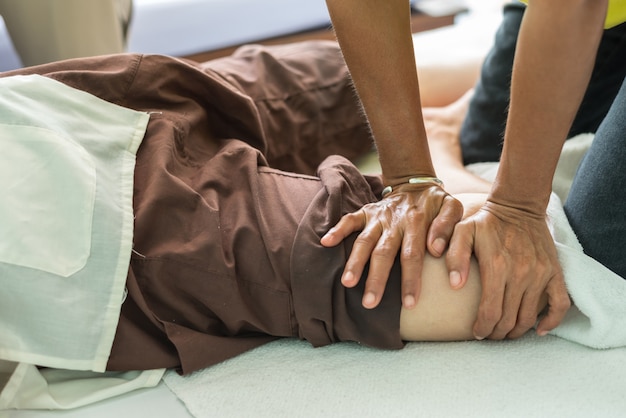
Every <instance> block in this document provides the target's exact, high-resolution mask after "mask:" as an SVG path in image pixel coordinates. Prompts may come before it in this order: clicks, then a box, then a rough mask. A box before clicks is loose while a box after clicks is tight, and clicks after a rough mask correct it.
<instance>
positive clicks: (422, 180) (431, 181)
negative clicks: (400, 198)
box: [382, 176, 444, 197]
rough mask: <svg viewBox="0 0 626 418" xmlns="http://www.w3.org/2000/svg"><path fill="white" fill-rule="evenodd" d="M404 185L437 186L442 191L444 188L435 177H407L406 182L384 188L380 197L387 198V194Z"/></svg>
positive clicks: (441, 182)
mask: <svg viewBox="0 0 626 418" xmlns="http://www.w3.org/2000/svg"><path fill="white" fill-rule="evenodd" d="M405 184H413V185H430V186H438V187H441V188H442V189H443V187H444V185H443V181H441V180H440V179H439V178H437V177H431V176H425V177H422V176H418V177H409V178H407V179H406V181H401V182H399V183H396V184H393V185H387V186H385V188H384V189H383V191H382V197H385V196H387V195H388V194H389V193H391V192H393V191H394V189H396V188H397V187H399V186H402V185H405Z"/></svg>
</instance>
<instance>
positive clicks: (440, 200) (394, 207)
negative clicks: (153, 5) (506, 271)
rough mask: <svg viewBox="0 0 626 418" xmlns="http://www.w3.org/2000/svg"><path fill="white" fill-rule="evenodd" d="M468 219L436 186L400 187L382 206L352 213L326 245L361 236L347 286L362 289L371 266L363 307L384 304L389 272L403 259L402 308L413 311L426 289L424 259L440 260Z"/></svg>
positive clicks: (351, 260)
mask: <svg viewBox="0 0 626 418" xmlns="http://www.w3.org/2000/svg"><path fill="white" fill-rule="evenodd" d="M462 215H463V206H462V205H461V203H460V202H459V201H458V200H456V199H455V198H453V197H452V196H450V195H449V194H448V193H446V192H445V191H444V190H443V189H442V188H441V187H439V186H435V185H420V186H416V185H400V186H396V187H394V190H393V192H391V193H389V194H388V195H387V196H385V198H383V199H382V200H381V201H379V202H375V203H370V204H368V205H365V206H363V207H362V208H361V209H359V210H358V211H356V212H353V213H349V214H347V215H345V216H343V217H342V218H341V220H340V221H339V222H338V223H337V224H336V225H335V226H334V227H333V228H331V229H330V231H328V233H326V235H324V236H323V237H322V239H321V244H322V245H323V246H326V247H332V246H335V245H338V244H339V243H340V242H341V241H343V240H344V239H345V238H346V237H347V236H348V235H350V234H352V233H354V232H358V231H361V232H360V233H359V235H358V237H357V238H356V240H355V242H354V246H353V248H352V251H351V253H350V256H349V257H348V261H347V262H346V266H345V268H344V271H343V275H342V277H341V282H342V283H343V285H344V286H346V287H354V286H356V285H357V284H358V282H359V280H360V278H361V274H362V273H363V270H364V269H365V265H366V264H367V263H368V262H369V263H370V266H369V272H368V276H367V279H366V282H365V291H364V294H363V302H362V303H363V306H364V307H366V308H370V309H371V308H375V307H376V306H377V305H378V304H379V303H380V300H381V299H382V296H383V294H384V291H385V286H386V284H387V280H388V278H389V272H390V271H391V268H392V266H393V263H394V260H395V258H396V256H397V255H398V253H399V254H400V264H401V269H402V304H403V306H404V307H405V308H407V309H411V308H412V307H414V306H415V304H416V303H417V300H418V298H419V292H420V288H421V273H422V264H423V260H424V253H425V251H426V249H427V248H428V251H429V252H430V253H431V254H432V255H433V256H435V257H440V256H441V255H442V254H443V253H444V251H445V249H446V247H447V245H448V242H449V240H450V236H451V235H452V231H453V230H454V226H455V225H456V223H457V222H459V220H460V219H461V217H462Z"/></svg>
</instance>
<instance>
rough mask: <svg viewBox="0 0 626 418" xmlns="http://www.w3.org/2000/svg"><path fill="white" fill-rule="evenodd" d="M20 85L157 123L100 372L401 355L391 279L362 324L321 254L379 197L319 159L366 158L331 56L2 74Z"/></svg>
mask: <svg viewBox="0 0 626 418" xmlns="http://www.w3.org/2000/svg"><path fill="white" fill-rule="evenodd" d="M28 73H38V74H43V75H46V76H48V77H51V78H54V79H56V80H59V81H61V82H64V83H66V84H68V85H70V86H73V87H76V88H78V89H81V90H85V91H87V92H89V93H92V94H94V95H96V96H99V97H101V98H103V99H105V100H107V101H110V102H113V103H116V104H119V105H121V106H125V107H128V108H131V109H136V110H142V111H148V112H151V113H152V115H151V119H150V122H149V124H148V129H147V132H146V135H145V138H144V140H143V142H142V144H141V146H140V148H139V151H138V154H137V165H136V169H135V188H134V202H133V203H134V211H135V234H134V249H133V253H132V257H131V264H130V271H129V275H128V280H127V288H128V297H127V299H126V301H125V302H124V304H123V305H122V313H121V317H120V322H119V325H118V329H117V333H116V338H115V341H114V344H113V349H112V352H111V356H110V359H109V364H108V368H109V369H110V370H128V369H151V368H160V367H168V368H169V367H176V368H180V369H181V371H182V372H183V373H190V372H192V371H194V370H197V369H200V368H203V367H206V366H209V365H212V364H215V363H217V362H220V361H223V360H225V359H228V358H230V357H233V356H235V355H237V354H239V353H242V352H244V351H246V350H249V349H251V348H254V347H257V346H259V345H262V344H264V343H266V342H268V341H272V340H273V339H275V338H279V337H299V338H303V339H307V340H310V341H311V342H312V343H313V344H314V345H316V346H317V345H324V344H328V343H331V342H334V341H359V342H362V343H364V344H368V345H371V346H375V347H381V348H399V347H401V346H402V342H401V341H400V337H399V316H400V291H399V275H398V274H397V271H398V269H397V268H396V269H394V272H395V274H396V275H395V276H394V277H392V278H391V280H390V281H391V284H390V287H389V289H388V290H387V292H386V293H385V295H386V296H385V299H384V301H383V304H382V305H381V307H380V308H377V309H375V310H372V311H365V310H364V309H363V308H362V307H361V303H360V300H361V296H362V291H363V290H362V287H359V288H355V289H345V288H344V287H343V286H341V284H340V282H339V278H340V274H341V271H342V269H343V266H344V264H345V261H346V257H347V254H349V252H350V248H351V243H352V240H348V241H346V243H344V245H341V246H338V247H337V248H333V249H324V248H321V247H320V244H319V239H320V237H321V235H322V234H323V233H324V232H325V231H326V230H327V229H328V228H329V227H330V226H331V225H332V224H333V223H335V222H337V221H338V220H339V217H340V216H341V215H343V214H345V213H347V212H349V211H352V210H354V209H356V208H358V207H360V206H361V205H363V204H365V203H368V202H371V201H373V200H375V199H376V198H377V196H379V195H380V190H381V189H382V186H381V184H380V179H379V178H378V177H367V178H366V177H363V176H362V175H360V174H359V173H358V171H357V170H356V169H355V168H354V166H353V165H352V164H351V163H350V162H349V161H348V160H346V159H344V158H341V157H331V158H330V159H327V160H326V161H324V159H325V158H327V157H328V156H329V155H330V154H342V155H346V156H349V157H352V156H357V155H360V154H363V153H364V152H366V151H368V150H369V149H370V147H371V140H370V136H369V133H368V130H367V128H366V124H365V121H364V120H363V117H362V112H361V111H360V109H359V107H358V105H357V103H356V98H355V95H354V93H353V89H352V86H351V85H350V80H349V77H348V74H347V70H346V68H345V65H344V63H343V60H342V57H341V54H340V52H339V49H338V47H337V45H336V44H335V43H333V42H311V43H303V44H295V45H285V46H280V47H271V48H263V47H260V46H253V47H249V48H246V49H244V50H241V51H239V52H238V53H237V54H236V56H233V57H229V58H225V59H222V60H216V61H214V62H211V63H208V64H204V65H197V64H194V63H190V62H186V61H182V60H178V59H174V58H168V57H162V56H150V55H148V56H140V55H116V56H108V57H98V58H89V59H79V60H71V61H65V62H60V63H54V64H49V65H45V66H39V67H33V68H28V69H23V70H19V71H14V72H11V73H5V74H3V76H10V75H16V74H28ZM320 164H322V165H321V166H320V169H319V175H317V174H316V173H317V171H318V170H317V167H318V165H320ZM284 170H288V171H284ZM295 172H298V173H299V174H296V173H295ZM303 173H304V174H303ZM310 174H315V175H314V176H312V175H310ZM320 176H321V177H320ZM312 287H314V288H316V289H318V291H316V292H311V291H310V289H311V288H312ZM311 323H315V324H316V325H315V326H313V327H312V326H310V325H309V324H311ZM317 327H321V328H322V329H324V332H325V334H324V335H322V334H320V333H319V332H318V329H317Z"/></svg>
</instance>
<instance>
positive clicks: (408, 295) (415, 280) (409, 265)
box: [400, 225, 425, 309]
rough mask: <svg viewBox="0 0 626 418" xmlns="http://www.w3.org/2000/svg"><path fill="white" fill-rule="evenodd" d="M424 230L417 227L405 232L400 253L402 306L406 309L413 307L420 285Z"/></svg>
mask: <svg viewBox="0 0 626 418" xmlns="http://www.w3.org/2000/svg"><path fill="white" fill-rule="evenodd" d="M423 231H424V228H423V227H422V226H421V225H417V226H416V227H415V228H411V231H405V234H404V238H403V240H402V250H401V252H400V266H401V267H402V269H401V270H402V306H404V308H406V309H412V308H414V307H415V304H416V303H417V300H418V299H419V294H420V290H421V284H422V267H423V265H424V253H425V246H424V238H425V237H424V235H425V234H424V232H423Z"/></svg>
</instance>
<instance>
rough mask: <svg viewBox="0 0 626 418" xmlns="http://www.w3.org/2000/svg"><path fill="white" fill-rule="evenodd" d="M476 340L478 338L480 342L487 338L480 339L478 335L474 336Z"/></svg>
mask: <svg viewBox="0 0 626 418" xmlns="http://www.w3.org/2000/svg"><path fill="white" fill-rule="evenodd" d="M474 338H476V339H477V340H478V341H482V340H484V339H485V337H480V336H478V335H474Z"/></svg>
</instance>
